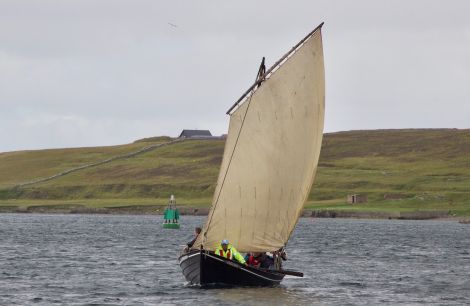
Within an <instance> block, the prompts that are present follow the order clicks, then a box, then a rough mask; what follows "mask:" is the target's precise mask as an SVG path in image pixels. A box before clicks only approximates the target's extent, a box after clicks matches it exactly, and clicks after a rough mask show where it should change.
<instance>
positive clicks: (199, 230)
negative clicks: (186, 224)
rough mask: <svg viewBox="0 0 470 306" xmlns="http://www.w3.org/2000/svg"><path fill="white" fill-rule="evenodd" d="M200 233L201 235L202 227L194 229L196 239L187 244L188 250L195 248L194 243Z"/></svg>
mask: <svg viewBox="0 0 470 306" xmlns="http://www.w3.org/2000/svg"><path fill="white" fill-rule="evenodd" d="M200 233H201V228H200V227H195V228H194V239H193V240H191V241H190V242H188V243H186V245H187V246H188V249H189V248H191V247H192V246H193V244H194V242H196V239H197V236H199V234H200Z"/></svg>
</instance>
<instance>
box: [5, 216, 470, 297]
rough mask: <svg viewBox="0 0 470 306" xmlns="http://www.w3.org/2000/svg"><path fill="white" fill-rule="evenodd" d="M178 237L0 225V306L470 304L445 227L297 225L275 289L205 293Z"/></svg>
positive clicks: (466, 234)
mask: <svg viewBox="0 0 470 306" xmlns="http://www.w3.org/2000/svg"><path fill="white" fill-rule="evenodd" d="M203 220H204V219H203V218H201V217H183V219H182V228H181V230H165V229H162V228H161V218H160V217H155V216H105V215H26V214H2V215H0V304H2V305H15V304H16V305H25V304H33V303H34V304H37V305H51V304H67V305H83V304H99V305H154V304H165V305H180V304H183V305H184V304H188V305H189V304H209V305H235V304H236V305H312V304H318V305H325V304H342V305H344V304H389V305H396V304H398V303H406V304H420V303H436V304H439V305H445V304H451V305H462V304H469V303H470V277H469V274H468V271H470V252H469V250H470V226H468V225H463V224H459V223H457V222H443V221H393V220H380V221H372V220H337V219H329V220H327V219H320V220H319V219H302V220H301V222H300V223H299V225H298V227H297V229H296V231H295V233H294V236H293V237H292V239H291V241H290V242H289V245H288V248H287V249H288V255H289V261H288V262H287V264H286V267H287V268H289V269H294V270H300V271H303V272H304V273H305V277H304V278H296V277H291V276H287V277H286V278H285V279H284V281H283V282H282V284H281V286H278V287H273V288H211V289H201V288H198V287H195V286H191V285H188V284H186V283H185V281H184V278H183V276H182V274H181V272H180V270H179V266H178V264H177V260H176V257H177V254H178V252H179V250H180V249H181V247H182V245H183V244H184V243H185V242H186V241H188V240H190V238H191V235H192V229H193V228H194V227H195V226H199V225H201V223H202V222H203Z"/></svg>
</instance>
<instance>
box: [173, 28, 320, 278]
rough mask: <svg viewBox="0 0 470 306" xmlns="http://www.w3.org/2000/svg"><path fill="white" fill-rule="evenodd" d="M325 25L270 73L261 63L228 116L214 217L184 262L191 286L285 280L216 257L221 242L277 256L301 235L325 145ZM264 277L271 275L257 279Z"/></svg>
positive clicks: (276, 274)
mask: <svg viewBox="0 0 470 306" xmlns="http://www.w3.org/2000/svg"><path fill="white" fill-rule="evenodd" d="M322 25H323V24H321V25H319V26H318V27H317V28H315V30H313V31H312V32H311V33H309V34H308V35H307V36H306V37H305V38H304V39H302V40H301V41H300V42H299V43H298V44H297V45H296V46H294V47H293V48H292V49H291V50H290V51H289V52H288V53H287V54H286V55H284V56H283V57H282V58H281V59H280V60H278V61H277V62H276V63H275V64H274V65H273V66H272V67H271V68H270V69H268V70H267V71H265V70H264V60H263V64H262V67H260V70H259V72H258V77H257V80H256V82H255V83H254V84H253V85H252V86H251V87H250V88H249V89H248V91H247V92H246V93H245V94H244V95H243V96H242V97H241V98H240V99H239V100H238V101H237V102H236V103H235V104H234V106H232V107H231V108H230V109H229V111H228V112H227V114H229V115H230V125H229V132H228V136H227V140H226V144H225V151H224V156H223V160H222V165H221V169H220V172H219V177H218V181H217V187H216V189H215V193H214V197H213V201H212V206H211V210H210V212H209V215H208V218H207V220H206V222H205V225H204V227H203V229H202V233H201V234H200V235H199V236H198V239H197V240H196V242H195V244H194V246H193V248H192V249H193V250H192V251H191V252H190V253H189V254H183V255H182V256H181V257H180V265H181V267H182V268H183V274H185V276H186V278H187V279H188V281H190V282H193V283H198V284H204V283H208V282H215V283H218V282H221V283H226V282H229V283H235V284H240V285H264V284H268V285H269V284H273V283H279V282H280V281H281V280H282V277H283V276H284V274H283V271H256V270H259V269H255V268H251V267H242V266H240V267H234V265H233V264H234V263H233V262H230V264H229V263H227V262H226V260H224V259H222V258H220V257H219V256H216V255H215V254H213V253H211V252H213V251H214V250H215V248H216V247H217V246H218V244H219V243H220V241H221V240H222V239H228V240H229V241H230V243H231V244H233V245H234V246H236V247H237V249H238V250H239V251H240V252H272V251H275V250H278V249H279V248H281V247H284V246H285V245H286V243H287V241H288V240H289V237H290V236H291V234H292V231H293V230H294V228H295V225H296V223H297V221H298V218H299V216H300V214H301V211H302V208H303V205H304V203H305V201H306V200H307V197H308V195H309V193H310V188H311V186H312V183H313V180H314V177H315V173H316V170H317V165H318V159H319V156H320V148H321V143H322V135H323V122H324V109H325V80H324V64H323V48H322V35H321V27H322ZM235 266H236V265H235ZM185 268H186V273H185ZM190 268H191V269H190ZM217 271H223V273H222V272H220V273H218V272H217ZM190 272H191V273H190ZM261 272H268V273H270V274H269V275H261V274H259V275H258V276H259V277H258V278H256V277H255V276H253V275H256V274H257V273H261ZM222 274H223V275H222Z"/></svg>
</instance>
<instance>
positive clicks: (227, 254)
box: [217, 246, 233, 259]
mask: <svg viewBox="0 0 470 306" xmlns="http://www.w3.org/2000/svg"><path fill="white" fill-rule="evenodd" d="M231 250H232V248H231V247H230V246H229V247H227V252H225V251H224V249H222V248H220V249H218V253H217V255H219V256H221V257H225V258H227V259H232V255H233V254H232V252H231Z"/></svg>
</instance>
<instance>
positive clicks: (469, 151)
mask: <svg viewBox="0 0 470 306" xmlns="http://www.w3.org/2000/svg"><path fill="white" fill-rule="evenodd" d="M164 141H168V139H165V138H159V137H157V138H148V139H144V140H140V141H136V142H135V143H133V144H128V145H122V146H114V147H97V148H78V149H56V150H40V151H21V152H7V153H0V207H1V206H4V207H5V206H30V205H61V206H63V205H85V206H90V207H116V206H117V207H119V206H129V205H138V206H139V207H141V206H146V205H147V206H148V205H156V204H164V203H165V202H166V201H167V198H168V196H169V195H170V194H172V193H173V194H175V195H176V196H177V199H178V203H179V204H186V205H191V206H208V205H209V204H210V200H211V196H212V193H213V191H214V187H215V182H216V179H217V174H218V168H219V165H220V162H221V159H222V154H223V148H224V141H223V140H191V141H185V142H181V143H176V144H173V145H170V146H166V147H161V148H157V149H154V150H152V151H149V152H146V153H143V154H140V155H137V156H135V157H132V158H128V159H121V160H117V161H113V162H111V163H109V164H106V165H101V166H98V167H92V168H88V169H83V170H80V171H77V172H74V173H71V174H68V175H65V176H63V177H61V178H57V179H53V180H50V181H47V182H43V183H39V184H33V185H31V186H26V187H21V188H17V187H15V186H16V185H18V184H20V183H24V182H27V181H31V180H34V179H37V178H41V177H46V176H50V175H53V174H55V173H57V172H61V171H64V170H67V169H70V168H72V167H76V166H80V165H83V164H87V163H90V162H96V161H99V160H102V159H106V158H109V157H111V156H114V155H119V154H123V153H129V152H132V151H136V150H138V149H141V148H143V147H146V146H148V145H149V144H154V143H159V142H164ZM349 193H363V194H367V196H368V198H369V202H368V203H365V204H360V205H350V204H346V195H347V194H349ZM384 196H385V197H388V198H399V199H385V198H384ZM307 207H308V208H312V209H323V210H325V209H334V210H347V211H371V212H413V211H422V210H439V211H451V212H452V213H454V214H456V215H461V216H463V215H470V130H455V129H438V130H429V129H427V130H375V131H350V132H339V133H331V134H325V137H324V141H323V147H322V153H321V158H320V167H319V171H318V173H317V179H316V182H315V184H314V186H313V188H312V192H311V194H310V197H309V201H308V203H307Z"/></svg>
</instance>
